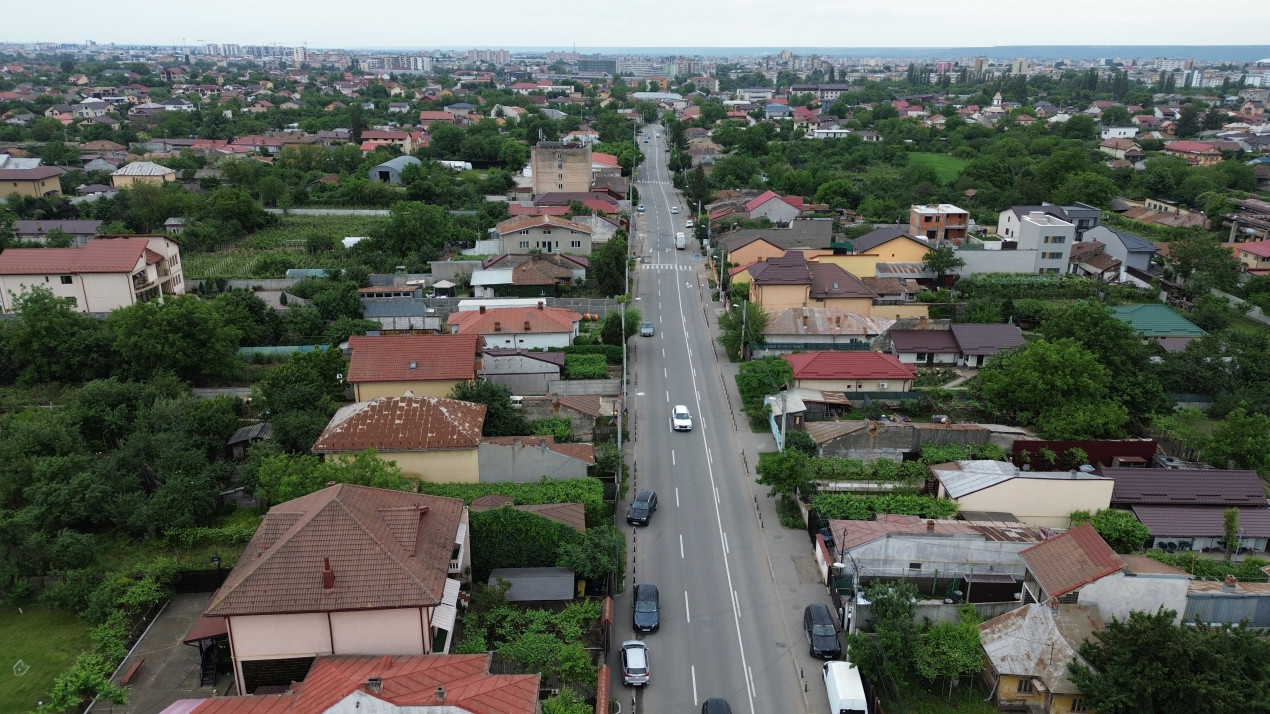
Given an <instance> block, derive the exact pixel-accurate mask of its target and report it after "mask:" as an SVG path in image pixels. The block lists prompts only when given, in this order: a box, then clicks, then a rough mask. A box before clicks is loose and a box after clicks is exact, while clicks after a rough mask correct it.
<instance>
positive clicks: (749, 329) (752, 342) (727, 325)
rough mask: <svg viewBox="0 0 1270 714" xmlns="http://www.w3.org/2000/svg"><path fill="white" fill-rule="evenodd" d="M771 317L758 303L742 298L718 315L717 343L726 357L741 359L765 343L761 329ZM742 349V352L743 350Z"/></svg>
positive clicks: (764, 327)
mask: <svg viewBox="0 0 1270 714" xmlns="http://www.w3.org/2000/svg"><path fill="white" fill-rule="evenodd" d="M770 319H771V316H770V315H768V314H767V313H766V312H765V311H764V310H763V308H761V307H759V305H758V303H756V302H754V301H752V300H742V301H741V302H740V303H734V304H733V305H732V307H731V309H729V310H725V311H724V312H723V313H722V314H720V315H719V331H720V335H719V337H718V340H719V344H720V345H723V350H724V351H725V352H727V354H728V358H729V359H731V360H733V361H736V360H739V359H743V358H745V357H747V356H748V355H750V354H753V352H754V350H756V349H759V348H761V347H762V346H763V345H764V344H766V343H767V340H766V338H765V337H764V336H763V330H764V329H766V328H767V323H768V321H769V320H770ZM743 350H744V352H743Z"/></svg>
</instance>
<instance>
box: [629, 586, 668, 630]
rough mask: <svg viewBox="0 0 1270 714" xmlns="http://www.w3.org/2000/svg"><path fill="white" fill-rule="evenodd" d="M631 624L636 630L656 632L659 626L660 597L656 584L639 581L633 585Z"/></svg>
mask: <svg viewBox="0 0 1270 714" xmlns="http://www.w3.org/2000/svg"><path fill="white" fill-rule="evenodd" d="M631 609H632V610H633V611H634V612H633V613H632V614H631V625H632V626H633V627H634V628H635V631H636V632H656V631H657V630H658V629H660V628H661V598H660V597H659V596H658V594H657V586H656V585H653V584H652V583H639V584H638V585H636V586H635V603H634V604H633V605H631Z"/></svg>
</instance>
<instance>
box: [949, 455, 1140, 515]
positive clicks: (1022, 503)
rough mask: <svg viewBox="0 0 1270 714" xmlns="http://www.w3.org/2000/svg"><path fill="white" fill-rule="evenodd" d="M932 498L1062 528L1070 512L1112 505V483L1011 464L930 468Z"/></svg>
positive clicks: (963, 463) (1086, 475)
mask: <svg viewBox="0 0 1270 714" xmlns="http://www.w3.org/2000/svg"><path fill="white" fill-rule="evenodd" d="M929 470H930V475H931V477H932V478H933V479H934V481H935V484H936V486H935V494H936V495H937V496H939V497H940V498H951V499H952V500H954V501H956V502H957V505H958V507H959V508H960V509H961V510H963V511H984V512H991V513H1002V512H1004V513H1010V514H1012V515H1013V516H1014V519H1015V520H1017V521H1019V522H1020V523H1026V524H1028V525H1031V526H1039V527H1044V528H1066V527H1067V526H1068V525H1070V524H1071V514H1072V512H1073V511H1089V512H1090V513H1093V512H1095V511H1098V510H1100V509H1104V508H1107V507H1108V506H1109V505H1110V504H1111V490H1112V487H1113V485H1114V483H1115V482H1114V481H1113V480H1112V479H1110V478H1106V477H1104V476H1100V475H1098V474H1092V473H1085V472H1083V471H1022V470H1020V469H1019V468H1018V467H1017V466H1015V465H1014V464H1012V463H1010V462H1009V461H990V460H983V459H976V460H972V461H954V462H951V463H946V464H932V465H931V466H930V467H929Z"/></svg>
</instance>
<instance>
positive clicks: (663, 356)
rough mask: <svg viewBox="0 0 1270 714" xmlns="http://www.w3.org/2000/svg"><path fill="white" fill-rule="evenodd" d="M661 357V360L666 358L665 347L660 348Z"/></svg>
mask: <svg viewBox="0 0 1270 714" xmlns="http://www.w3.org/2000/svg"><path fill="white" fill-rule="evenodd" d="M661 356H662V359H665V358H666V348H665V347H663V348H661Z"/></svg>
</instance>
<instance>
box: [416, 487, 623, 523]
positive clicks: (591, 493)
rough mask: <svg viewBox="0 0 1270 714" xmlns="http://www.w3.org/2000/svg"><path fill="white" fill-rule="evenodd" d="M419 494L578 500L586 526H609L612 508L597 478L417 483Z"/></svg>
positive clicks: (526, 501) (530, 501) (531, 501)
mask: <svg viewBox="0 0 1270 714" xmlns="http://www.w3.org/2000/svg"><path fill="white" fill-rule="evenodd" d="M419 491H420V493H428V494H432V495H433V496H447V497H449V498H460V499H463V501H464V502H465V503H468V504H470V503H472V501H474V500H476V499H478V498H480V497H481V496H487V495H489V494H491V493H492V494H497V495H500V496H506V497H508V498H510V499H512V500H513V501H514V502H515V503H516V505H518V506H533V505H540V504H545V503H581V504H582V505H583V506H585V507H586V526H587V528H595V527H596V526H602V525H612V523H613V508H612V506H610V505H608V504H607V503H605V502H604V482H603V481H600V480H599V479H596V478H590V477H587V478H575V479H556V480H553V479H548V478H545V477H544V478H543V479H542V480H541V481H534V482H532V483H420V484H419Z"/></svg>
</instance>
